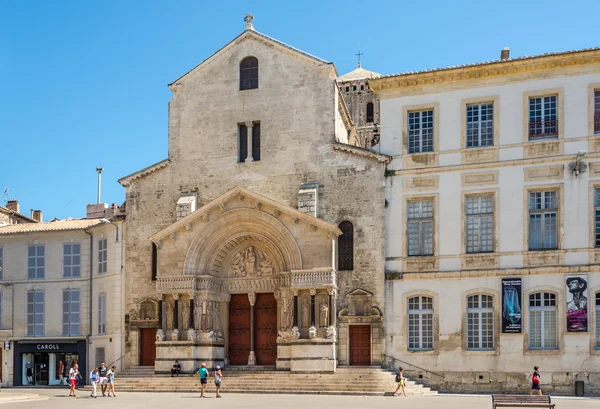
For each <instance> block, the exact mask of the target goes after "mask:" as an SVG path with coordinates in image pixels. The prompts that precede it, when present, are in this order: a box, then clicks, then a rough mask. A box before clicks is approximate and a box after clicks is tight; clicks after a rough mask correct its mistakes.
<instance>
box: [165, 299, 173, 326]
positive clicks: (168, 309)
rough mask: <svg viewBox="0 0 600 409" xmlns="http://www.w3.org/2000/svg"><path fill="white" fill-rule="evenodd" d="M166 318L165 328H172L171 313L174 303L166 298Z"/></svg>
mask: <svg viewBox="0 0 600 409" xmlns="http://www.w3.org/2000/svg"><path fill="white" fill-rule="evenodd" d="M165 309H166V316H167V317H166V318H167V330H168V331H171V330H173V313H174V311H175V305H174V302H173V300H172V299H171V300H167V303H166V306H165Z"/></svg>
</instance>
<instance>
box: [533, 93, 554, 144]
mask: <svg viewBox="0 0 600 409" xmlns="http://www.w3.org/2000/svg"><path fill="white" fill-rule="evenodd" d="M557 137H558V95H549V96H545V97H533V98H529V139H530V140H536V139H546V138H548V139H552V138H557Z"/></svg>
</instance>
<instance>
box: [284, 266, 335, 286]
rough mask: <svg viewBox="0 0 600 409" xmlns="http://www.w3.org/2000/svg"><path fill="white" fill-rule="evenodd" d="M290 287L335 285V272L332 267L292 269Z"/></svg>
mask: <svg viewBox="0 0 600 409" xmlns="http://www.w3.org/2000/svg"><path fill="white" fill-rule="evenodd" d="M291 276H292V277H291V278H292V282H291V287H292V288H316V287H336V281H337V279H336V272H335V270H334V269H332V268H326V269H312V270H292V275H291Z"/></svg>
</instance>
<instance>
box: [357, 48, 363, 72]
mask: <svg viewBox="0 0 600 409" xmlns="http://www.w3.org/2000/svg"><path fill="white" fill-rule="evenodd" d="M355 55H357V56H358V65H357V67H358V68H360V56H361V55H363V53H361V52H360V50H358V52H357V53H356V54H355Z"/></svg>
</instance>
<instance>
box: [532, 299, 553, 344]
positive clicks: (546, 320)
mask: <svg viewBox="0 0 600 409" xmlns="http://www.w3.org/2000/svg"><path fill="white" fill-rule="evenodd" d="M529 349H558V310H557V305H556V294H554V293H546V292H540V293H532V294H529Z"/></svg>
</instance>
